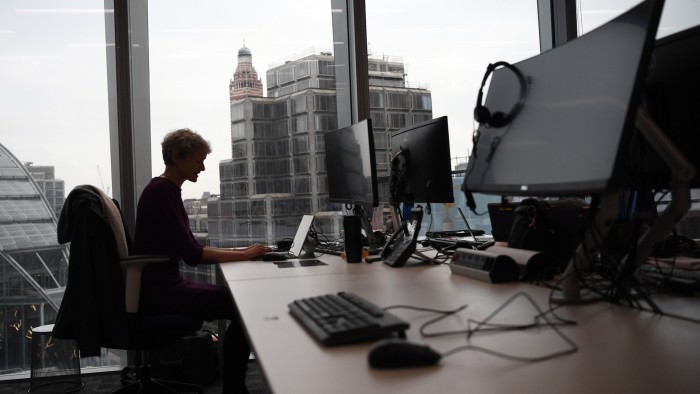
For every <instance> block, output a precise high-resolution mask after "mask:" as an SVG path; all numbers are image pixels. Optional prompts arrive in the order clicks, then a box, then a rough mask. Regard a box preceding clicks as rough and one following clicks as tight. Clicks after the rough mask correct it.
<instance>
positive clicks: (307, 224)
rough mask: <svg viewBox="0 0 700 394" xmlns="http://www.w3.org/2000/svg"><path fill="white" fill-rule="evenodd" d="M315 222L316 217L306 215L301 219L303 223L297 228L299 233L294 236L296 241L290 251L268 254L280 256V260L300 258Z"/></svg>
mask: <svg viewBox="0 0 700 394" xmlns="http://www.w3.org/2000/svg"><path fill="white" fill-rule="evenodd" d="M313 221H314V215H304V216H303V217H302V218H301V222H300V223H299V227H297V233H296V235H294V241H292V246H291V247H290V248H289V251H274V252H268V253H266V254H269V255H273V254H274V255H276V256H280V258H279V259H280V260H284V259H297V258H299V257H300V256H301V253H302V250H303V247H304V242H305V241H306V235H307V234H308V233H309V230H310V229H311V223H312V222H313ZM263 259H264V258H263Z"/></svg>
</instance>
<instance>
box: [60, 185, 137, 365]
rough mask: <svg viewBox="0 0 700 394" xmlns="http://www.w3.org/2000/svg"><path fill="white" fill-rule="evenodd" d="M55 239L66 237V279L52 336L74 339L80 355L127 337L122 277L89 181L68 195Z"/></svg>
mask: <svg viewBox="0 0 700 394" xmlns="http://www.w3.org/2000/svg"><path fill="white" fill-rule="evenodd" d="M57 233H58V242H59V243H61V244H63V243H66V242H70V243H71V246H70V259H69V266H68V284H67V286H66V292H65V294H64V296H63V301H62V303H61V307H60V309H59V311H58V316H57V317H56V323H55V326H54V330H53V334H54V336H56V338H64V339H75V340H76V341H77V343H78V347H79V348H80V356H81V357H90V356H98V355H100V348H101V347H107V348H115V349H122V348H125V347H126V346H127V344H128V342H129V338H128V327H127V314H126V310H125V305H124V285H123V283H124V277H123V274H122V269H121V265H120V262H119V256H118V253H117V245H116V241H115V239H114V234H113V232H112V230H111V228H110V225H109V221H108V219H107V217H106V214H105V212H104V209H103V205H102V200H101V198H100V196H99V195H98V194H97V193H96V192H94V191H93V190H91V187H90V186H79V187H77V188H75V189H73V191H71V193H70V194H69V195H68V198H67V199H66V201H65V203H64V206H63V210H62V211H61V216H60V218H59V221H58V231H57Z"/></svg>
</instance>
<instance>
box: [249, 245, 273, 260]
mask: <svg viewBox="0 0 700 394" xmlns="http://www.w3.org/2000/svg"><path fill="white" fill-rule="evenodd" d="M270 251H272V248H270V247H269V246H267V245H261V244H254V245H250V246H249V247H247V248H246V252H248V253H250V255H251V258H252V257H258V256H260V255H263V254H265V253H267V252H270Z"/></svg>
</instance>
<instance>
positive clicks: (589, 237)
mask: <svg viewBox="0 0 700 394" xmlns="http://www.w3.org/2000/svg"><path fill="white" fill-rule="evenodd" d="M635 125H636V126H637V130H638V131H639V132H640V133H641V135H642V137H644V138H645V139H646V140H647V141H648V142H649V144H650V145H651V146H653V147H654V149H655V150H656V152H657V153H658V154H659V156H660V157H661V159H662V160H663V161H664V163H665V164H666V165H667V166H668V168H669V169H670V170H671V176H672V179H671V203H670V204H669V205H668V206H667V207H666V209H664V211H663V212H662V213H661V214H660V215H659V217H658V219H657V220H656V221H654V223H653V224H652V225H651V226H649V228H648V229H647V230H646V231H645V232H644V234H643V235H642V236H641V237H640V238H639V240H638V241H637V246H636V250H635V251H634V253H633V254H632V257H630V254H629V253H628V254H627V255H626V256H625V258H624V261H623V264H622V267H623V269H628V270H629V271H628V272H634V270H635V269H636V268H637V267H639V266H640V265H641V264H643V263H644V261H645V260H646V259H647V258H648V257H649V255H650V254H651V252H652V250H653V248H654V244H655V243H656V242H657V241H659V240H661V239H663V238H664V237H665V236H666V235H668V234H669V233H670V232H672V231H673V229H674V228H675V225H676V223H677V222H678V220H680V218H681V217H682V216H683V215H684V214H685V213H686V212H687V211H688V209H689V208H690V181H691V180H692V179H693V177H694V176H695V168H693V166H692V164H690V162H688V160H687V159H686V158H685V156H683V154H682V153H680V151H679V150H678V148H676V146H675V145H673V143H671V142H670V141H669V140H668V138H667V137H666V135H665V134H664V132H663V131H662V130H661V129H660V128H659V126H658V125H656V123H654V121H653V120H652V119H651V118H649V116H648V115H647V114H646V112H645V111H644V110H643V109H642V108H641V107H640V108H639V109H638V111H637V116H636V119H635ZM618 211H619V205H618V200H617V193H613V194H609V195H607V196H603V199H602V200H601V209H600V211H599V212H597V214H596V216H595V218H594V219H593V220H594V223H593V224H592V225H591V226H590V228H589V230H588V231H587V232H586V235H584V239H583V241H582V242H581V244H580V245H579V247H578V249H577V250H576V253H575V255H574V257H573V258H572V260H571V262H570V263H569V265H568V266H567V268H566V271H565V272H564V277H563V279H562V292H563V299H557V300H555V302H557V303H564V304H576V303H582V302H585V301H584V300H582V299H581V298H580V294H579V283H578V272H582V270H585V269H587V268H588V267H589V266H590V264H589V263H590V260H589V259H590V256H591V253H592V252H593V250H592V248H594V247H596V246H597V245H598V241H601V240H602V238H601V237H604V236H605V234H606V233H607V230H608V229H609V228H610V225H611V224H612V221H613V220H614V218H615V216H616V215H617V213H618ZM601 231H602V232H601ZM594 238H595V239H594ZM632 259H633V261H630V260H632ZM630 265H631V266H630ZM647 301H650V300H647ZM651 306H652V308H654V309H655V310H656V311H657V312H659V310H658V308H657V307H656V306H655V305H653V304H652V305H651Z"/></svg>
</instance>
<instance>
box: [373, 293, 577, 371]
mask: <svg viewBox="0 0 700 394" xmlns="http://www.w3.org/2000/svg"><path fill="white" fill-rule="evenodd" d="M519 297H524V298H525V299H527V300H528V301H529V302H530V304H531V305H532V306H533V307H534V308H535V310H537V312H538V314H537V315H535V316H534V322H533V323H527V324H496V323H490V320H491V319H493V318H494V317H496V316H497V315H498V314H499V313H500V312H501V311H503V309H505V308H506V307H507V306H508V305H510V304H511V303H512V302H513V301H514V300H516V299H517V298H519ZM467 307H468V304H465V305H461V306H459V307H457V308H456V309H452V310H437V309H431V308H422V307H416V306H410V305H392V306H389V307H386V308H384V310H388V309H399V308H403V309H411V310H417V311H426V312H433V313H438V314H440V316H438V317H436V318H434V319H431V320H429V321H427V322H425V323H424V324H422V325H421V327H420V329H419V332H420V334H421V336H423V337H428V338H430V337H439V336H447V335H456V334H466V339H467V342H468V341H469V340H470V339H471V337H472V336H473V335H475V334H477V333H480V332H499V331H500V332H508V331H516V330H527V329H531V328H539V327H549V328H551V329H553V330H554V332H555V333H556V334H557V335H558V336H559V337H560V338H561V339H562V340H563V341H564V342H565V343H567V344H568V345H569V346H570V347H569V348H568V349H565V350H562V351H558V352H554V353H550V354H547V355H544V356H540V357H521V356H514V355H510V354H506V353H501V352H497V351H495V350H491V349H487V348H484V347H481V346H475V345H472V344H468V345H465V346H459V347H456V348H453V349H450V350H448V351H446V352H444V353H443V354H442V357H443V358H444V357H447V356H450V355H453V354H455V353H458V352H461V351H464V350H475V351H480V352H483V353H486V354H490V355H493V356H496V357H501V358H505V359H508V360H513V361H525V362H537V361H544V360H549V359H552V358H555V357H559V356H563V355H566V354H571V353H575V352H577V351H578V346H577V345H576V343H574V342H573V341H572V340H571V339H569V338H568V337H567V336H566V335H564V333H563V332H561V330H559V328H558V327H557V326H559V325H571V324H576V323H575V322H572V321H570V320H565V319H562V318H560V317H558V316H556V315H555V314H554V311H553V309H551V308H550V310H548V311H543V310H542V309H540V307H539V306H538V305H537V303H535V301H534V300H533V299H532V297H531V296H530V295H528V294H527V293H524V292H518V293H516V294H514V295H513V296H511V297H510V298H509V299H508V300H506V301H505V302H504V303H503V304H502V305H501V306H499V307H498V308H496V310H495V311H494V312H492V313H491V314H490V315H489V316H487V317H486V319H484V320H482V321H477V320H473V319H468V320H467V325H468V327H467V328H466V329H464V330H455V331H442V332H433V333H429V332H427V331H426V329H427V327H429V326H431V325H433V324H435V323H437V322H438V321H440V320H443V319H445V318H446V317H448V316H450V315H454V314H455V313H458V312H460V311H462V310H464V309H466V308H467ZM548 314H552V315H553V316H554V317H556V318H557V320H559V321H560V322H559V323H556V322H552V321H550V320H549V319H548V318H547V315H548ZM540 320H544V321H545V323H544V324H543V323H541V322H540ZM472 324H474V325H475V328H472Z"/></svg>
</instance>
